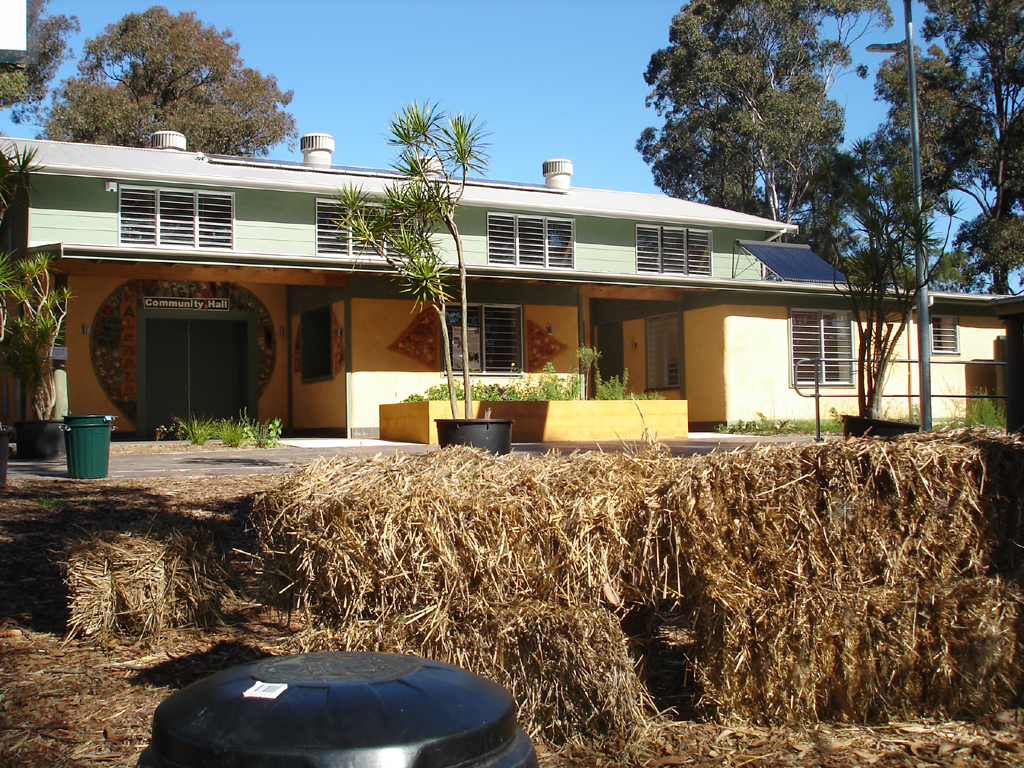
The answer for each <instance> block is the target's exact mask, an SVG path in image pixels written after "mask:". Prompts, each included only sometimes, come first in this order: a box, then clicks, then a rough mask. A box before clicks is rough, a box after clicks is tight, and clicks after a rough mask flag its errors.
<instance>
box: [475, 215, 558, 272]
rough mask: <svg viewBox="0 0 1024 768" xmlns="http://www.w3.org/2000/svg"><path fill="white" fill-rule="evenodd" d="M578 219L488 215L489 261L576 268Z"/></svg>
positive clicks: (553, 267) (530, 265) (525, 265)
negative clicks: (574, 263)
mask: <svg viewBox="0 0 1024 768" xmlns="http://www.w3.org/2000/svg"><path fill="white" fill-rule="evenodd" d="M574 235H575V222H574V221H573V220H572V219H550V218H545V217H538V216H515V215H512V214H506V213H489V214H487V263H488V264H515V265H518V266H523V267H550V268H552V269H572V267H573V243H574V240H575V236H574Z"/></svg>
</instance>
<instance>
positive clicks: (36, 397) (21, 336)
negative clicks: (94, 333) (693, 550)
mask: <svg viewBox="0 0 1024 768" xmlns="http://www.w3.org/2000/svg"><path fill="white" fill-rule="evenodd" d="M52 262H53V258H52V257H51V256H49V255H47V254H34V255H31V256H26V257H23V258H21V259H17V260H15V261H14V262H13V263H11V264H10V265H9V266H7V268H6V276H7V278H8V280H9V283H8V286H7V291H6V295H7V300H8V301H7V303H8V307H7V309H8V315H7V317H6V322H5V323H4V328H5V333H4V335H3V339H2V341H0V348H2V349H3V355H4V363H5V364H6V366H7V369H8V370H9V371H10V372H11V373H12V374H13V375H14V376H16V377H18V378H19V379H20V380H21V383H22V386H23V387H25V391H26V392H27V394H28V398H29V403H30V404H31V407H32V412H33V413H34V415H35V417H36V418H37V419H49V418H51V417H52V416H53V409H54V406H55V404H56V401H57V390H56V386H55V383H54V377H53V370H54V369H53V360H52V359H51V354H52V350H53V345H54V344H55V343H56V342H57V339H58V338H59V337H60V334H61V330H62V329H63V327H64V318H65V317H66V316H67V311H68V299H69V298H70V295H71V294H70V292H69V291H68V289H67V288H66V287H58V286H56V285H55V284H54V277H53V275H52V274H51V273H50V266H51V264H52Z"/></svg>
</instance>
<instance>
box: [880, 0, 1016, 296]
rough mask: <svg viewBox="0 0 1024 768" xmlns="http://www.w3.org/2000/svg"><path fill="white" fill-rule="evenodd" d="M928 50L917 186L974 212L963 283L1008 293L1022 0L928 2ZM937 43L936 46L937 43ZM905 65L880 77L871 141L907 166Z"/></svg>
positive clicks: (922, 70)
mask: <svg viewBox="0 0 1024 768" xmlns="http://www.w3.org/2000/svg"><path fill="white" fill-rule="evenodd" d="M925 7H926V8H927V15H926V18H925V22H924V25H923V30H924V32H923V34H924V37H925V39H926V40H927V41H929V42H932V43H933V44H932V45H931V46H930V47H929V49H928V51H927V53H925V54H924V55H923V56H921V57H920V59H919V63H918V70H917V81H918V92H919V103H920V120H919V124H920V134H921V168H922V186H923V187H924V190H925V192H926V193H927V194H939V193H944V192H950V191H955V192H959V193H962V194H964V195H967V196H968V197H969V198H971V199H972V200H973V201H974V202H975V203H976V204H977V206H978V208H979V209H980V212H979V213H978V215H977V216H976V217H975V218H974V219H973V220H971V221H968V222H966V223H965V224H964V226H962V227H961V228H960V231H959V233H958V235H957V238H956V243H955V244H956V246H957V247H958V249H959V250H960V251H961V254H962V256H963V259H964V265H965V266H964V278H965V279H964V287H966V288H970V289H981V290H991V291H994V292H996V293H1009V292H1010V289H1011V285H1010V277H1011V275H1013V274H1014V273H1019V272H1020V271H1021V270H1022V269H1024V5H1022V3H1021V0H971V1H970V2H968V0H925ZM940 42H941V45H939V44H938V43H940ZM907 88H908V84H907V78H906V59H905V58H904V56H902V55H899V56H895V57H893V58H892V59H890V60H889V61H887V62H886V63H885V64H884V65H883V67H882V69H881V70H880V72H879V76H878V80H877V82H876V86H875V89H876V92H877V93H878V95H879V96H880V97H881V98H883V99H884V100H885V101H887V102H888V103H889V104H890V109H889V120H888V123H887V124H886V125H884V126H883V127H882V128H881V129H880V131H879V134H878V140H879V143H880V145H881V146H883V147H884V148H885V149H886V151H887V155H888V157H889V162H890V163H891V164H893V165H902V166H903V167H909V163H910V160H909V151H908V148H909V138H908V127H907V126H908V115H907V104H908V93H907Z"/></svg>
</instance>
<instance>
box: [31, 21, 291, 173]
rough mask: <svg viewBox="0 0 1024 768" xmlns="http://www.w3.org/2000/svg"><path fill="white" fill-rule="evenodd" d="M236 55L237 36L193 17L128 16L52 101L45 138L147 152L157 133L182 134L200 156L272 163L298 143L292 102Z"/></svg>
mask: <svg viewBox="0 0 1024 768" xmlns="http://www.w3.org/2000/svg"><path fill="white" fill-rule="evenodd" d="M238 52H239V44H238V43H237V42H233V41H232V40H231V30H225V31H219V30H217V29H216V28H215V27H213V26H207V25H205V24H203V22H202V21H200V20H199V19H198V18H197V17H196V15H195V13H193V12H184V11H183V12H181V13H179V14H178V15H176V16H175V15H172V14H171V13H169V12H168V11H167V9H166V8H162V7H159V6H155V7H153V8H150V9H149V10H147V11H144V12H142V13H129V14H127V15H126V16H124V17H123V18H122V19H121V20H120V21H118V22H117V23H115V24H110V25H108V26H107V28H106V29H105V30H104V32H103V34H101V35H99V36H97V37H95V38H93V39H92V40H89V41H87V42H86V44H85V50H84V53H83V56H82V59H81V60H80V61H79V63H78V75H77V76H76V77H71V78H68V79H67V80H64V81H63V82H62V83H61V84H60V86H59V87H58V89H57V91H56V93H55V94H54V99H53V104H52V106H51V107H50V109H49V111H48V113H47V114H46V119H45V129H44V135H45V137H46V138H49V139H58V140H62V141H78V142H85V143H91V144H116V145H120V146H128V147H143V146H147V144H148V141H149V137H150V135H152V133H153V132H154V131H157V130H174V131H180V132H182V133H184V134H185V135H186V136H188V139H189V147H190V148H191V149H194V150H197V151H200V152H208V153H212V154H226V155H265V154H267V152H268V150H269V149H270V147H273V146H274V145H276V144H279V143H280V142H282V141H284V140H286V139H292V138H294V136H295V118H294V117H293V116H292V115H291V114H289V113H288V112H286V111H284V107H286V106H287V105H288V104H289V103H290V102H291V99H292V92H291V91H285V92H282V91H281V90H280V89H279V88H278V85H277V80H276V78H274V76H273V75H266V76H264V75H262V74H260V73H259V72H258V71H257V70H255V69H252V68H250V67H246V66H245V63H244V62H243V61H242V59H241V58H240V57H239V55H238Z"/></svg>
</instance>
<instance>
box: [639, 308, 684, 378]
mask: <svg viewBox="0 0 1024 768" xmlns="http://www.w3.org/2000/svg"><path fill="white" fill-rule="evenodd" d="M644 329H645V338H646V343H645V346H646V350H647V382H646V388H647V389H670V388H673V387H678V386H679V316H678V315H677V314H676V313H674V312H673V313H672V314H668V315H656V316H653V317H648V318H645V319H644Z"/></svg>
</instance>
